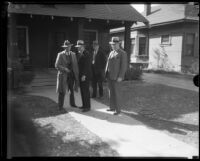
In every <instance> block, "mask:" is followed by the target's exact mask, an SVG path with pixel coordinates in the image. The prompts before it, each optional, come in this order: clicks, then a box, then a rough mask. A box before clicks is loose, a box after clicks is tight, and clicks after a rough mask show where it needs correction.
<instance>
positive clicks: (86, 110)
mask: <svg viewBox="0 0 200 161" xmlns="http://www.w3.org/2000/svg"><path fill="white" fill-rule="evenodd" d="M88 111H90V109H89V108H85V109H83V110H82V112H88Z"/></svg>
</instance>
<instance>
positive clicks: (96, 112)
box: [30, 87, 199, 158]
mask: <svg viewBox="0 0 200 161" xmlns="http://www.w3.org/2000/svg"><path fill="white" fill-rule="evenodd" d="M30 94H31V95H38V96H44V97H48V98H50V99H52V100H54V101H55V102H57V94H56V93H55V87H54V88H52V87H51V88H49V87H48V88H38V89H36V88H35V89H33V91H32V92H31V93H30ZM75 97H76V104H77V105H79V106H81V105H82V104H81V98H80V94H79V93H76V94H75ZM68 104H69V103H68V96H66V99H65V107H67V109H68V110H69V114H70V115H72V116H73V117H74V118H75V119H76V120H78V121H79V122H80V123H81V124H83V125H84V126H85V127H86V128H87V129H89V130H90V131H91V132H93V133H94V134H96V135H97V136H99V137H100V138H101V139H102V140H103V141H104V142H107V143H108V144H109V145H110V147H111V148H112V149H114V150H116V151H117V152H118V153H119V155H120V156H131V157H188V158H192V156H198V155H199V154H198V150H197V149H196V148H194V147H192V146H190V145H188V144H186V143H184V142H181V141H179V140H177V139H175V138H172V137H170V136H168V135H166V134H164V133H163V132H162V131H159V130H154V129H152V128H149V127H147V126H146V125H144V124H143V123H142V122H139V121H137V120H135V119H133V118H130V117H128V116H126V115H124V114H120V115H119V116H114V115H113V114H112V112H107V111H106V109H107V108H108V107H107V106H106V105H104V104H101V103H99V102H97V101H95V100H93V99H91V105H92V110H91V111H89V112H87V113H82V112H81V111H80V109H74V108H71V107H69V105H68ZM66 126H67V125H66Z"/></svg>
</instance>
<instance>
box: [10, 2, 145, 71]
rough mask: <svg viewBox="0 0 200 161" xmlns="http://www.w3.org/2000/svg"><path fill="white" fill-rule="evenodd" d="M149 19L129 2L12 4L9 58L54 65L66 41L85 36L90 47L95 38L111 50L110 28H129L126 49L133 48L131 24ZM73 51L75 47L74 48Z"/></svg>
mask: <svg viewBox="0 0 200 161" xmlns="http://www.w3.org/2000/svg"><path fill="white" fill-rule="evenodd" d="M134 22H144V23H145V22H148V21H147V20H146V19H145V18H144V17H143V16H142V15H141V14H140V13H138V12H137V11H136V10H135V9H134V8H132V7H131V6H130V5H128V4H123V5H117V4H11V3H9V5H8V42H7V49H8V57H11V58H12V59H20V60H22V62H24V61H26V62H28V63H29V64H31V66H32V67H33V68H39V69H43V68H46V69H49V68H54V63H55V60H56V57H57V53H58V52H60V51H62V48H61V46H62V44H63V42H64V40H66V39H68V40H69V41H70V42H71V43H73V44H74V46H75V44H76V41H77V40H78V39H83V40H84V41H85V43H86V46H87V48H88V50H91V45H92V41H93V40H98V41H99V44H100V46H101V47H102V48H103V49H104V50H105V52H106V53H109V51H110V47H109V43H108V42H109V41H110V37H109V30H110V29H112V28H117V27H125V37H126V40H125V48H126V50H127V51H129V50H130V37H129V35H130V27H131V26H132V24H133V23H134ZM72 50H75V48H74V47H73V48H72Z"/></svg>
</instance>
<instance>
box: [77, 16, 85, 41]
mask: <svg viewBox="0 0 200 161" xmlns="http://www.w3.org/2000/svg"><path fill="white" fill-rule="evenodd" d="M83 29H84V19H83V18H79V20H78V39H79V40H83V37H84V36H83Z"/></svg>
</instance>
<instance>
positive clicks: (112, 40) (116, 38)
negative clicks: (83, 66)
mask: <svg viewBox="0 0 200 161" xmlns="http://www.w3.org/2000/svg"><path fill="white" fill-rule="evenodd" d="M116 43H120V40H119V37H112V39H111V41H110V42H109V44H116Z"/></svg>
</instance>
